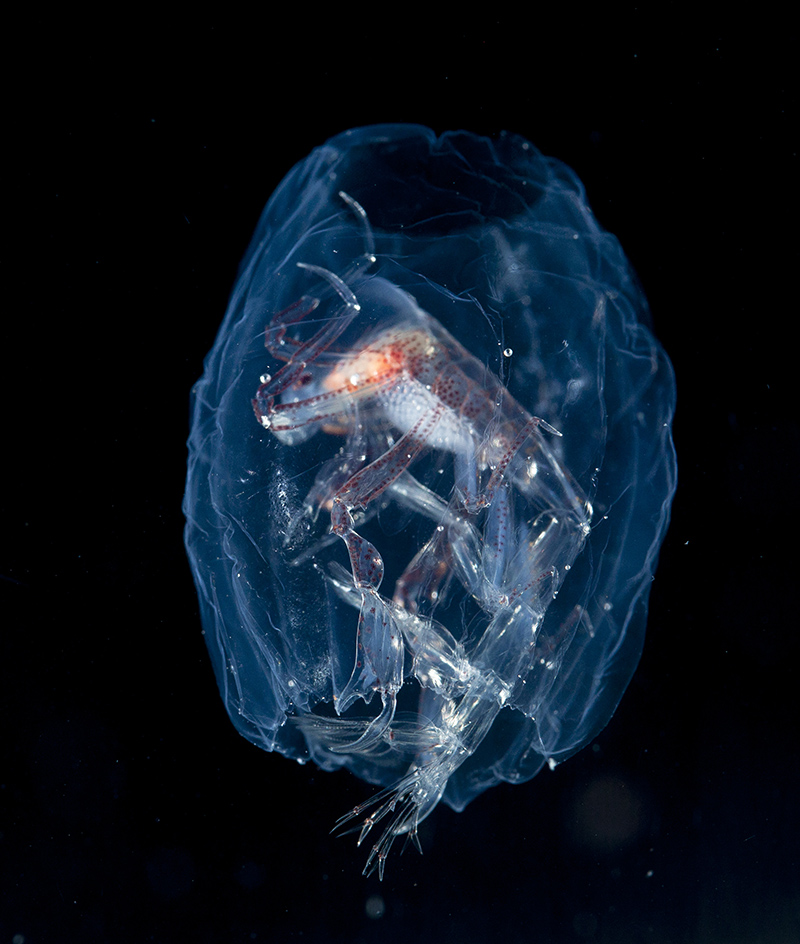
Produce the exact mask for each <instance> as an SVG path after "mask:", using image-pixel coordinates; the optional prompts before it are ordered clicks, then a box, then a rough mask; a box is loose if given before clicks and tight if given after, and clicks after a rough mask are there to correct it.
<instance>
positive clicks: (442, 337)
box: [253, 194, 591, 876]
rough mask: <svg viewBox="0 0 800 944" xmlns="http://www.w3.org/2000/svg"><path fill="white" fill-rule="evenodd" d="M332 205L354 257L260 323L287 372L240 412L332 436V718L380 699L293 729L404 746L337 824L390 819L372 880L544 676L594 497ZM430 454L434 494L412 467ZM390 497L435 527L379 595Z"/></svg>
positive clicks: (534, 421)
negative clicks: (344, 615)
mask: <svg viewBox="0 0 800 944" xmlns="http://www.w3.org/2000/svg"><path fill="white" fill-rule="evenodd" d="M341 197H342V199H343V200H344V201H345V202H346V203H347V204H348V205H349V206H350V208H351V210H352V211H353V212H354V213H355V214H357V215H358V216H359V217H360V218H361V220H362V224H363V227H364V234H365V235H364V239H365V246H366V248H365V252H364V253H363V255H362V257H361V258H359V259H357V260H356V261H355V263H354V264H353V265H352V266H351V267H350V268H349V269H348V270H347V271H346V272H345V273H344V274H343V275H341V276H340V275H336V274H334V273H333V272H331V271H329V270H328V269H325V268H322V267H320V266H316V265H312V264H310V263H303V262H301V263H298V265H299V266H301V268H303V269H305V270H306V271H307V272H308V274H309V276H310V277H315V278H316V279H317V280H318V282H319V285H320V287H321V288H320V291H318V292H316V293H315V294H313V295H306V296H304V297H302V298H300V299H299V300H298V301H296V302H295V303H294V304H292V305H290V306H289V307H288V308H286V309H285V310H283V311H282V312H280V313H279V314H277V315H275V316H274V317H273V319H272V321H271V323H270V324H269V326H268V327H267V330H266V347H267V349H268V350H269V352H270V353H271V354H272V355H273V356H274V357H276V358H277V359H278V360H280V361H282V362H283V366H282V367H281V368H280V369H279V370H278V371H277V372H276V373H275V375H274V376H269V375H264V376H263V377H262V378H261V380H262V382H261V386H260V387H259V388H258V391H257V393H256V396H255V399H254V400H253V407H254V410H255V413H256V417H257V419H258V421H259V422H260V423H261V424H262V426H263V427H264V428H266V429H268V430H269V431H270V432H271V433H272V434H274V435H275V436H276V437H277V438H278V440H279V441H281V442H283V443H284V444H286V445H289V446H294V445H298V444H299V443H302V442H305V441H307V440H308V439H309V438H310V437H311V436H312V435H314V434H321V435H327V436H335V437H339V438H340V442H342V443H343V448H341V449H340V450H339V451H338V453H337V455H336V456H335V458H334V459H332V460H329V461H328V462H326V463H325V464H324V465H323V467H322V469H321V470H320V472H319V473H318V475H317V477H316V481H315V484H314V486H313V488H312V490H311V492H310V493H309V495H308V497H307V499H306V502H305V509H306V512H305V513H306V515H307V516H308V517H309V518H313V519H315V518H316V516H317V515H318V514H319V512H320V511H321V510H324V511H325V512H326V513H329V515H330V523H331V529H330V533H329V534H327V535H325V536H323V537H320V538H319V540H318V542H317V544H316V545H315V546H313V547H312V548H311V549H310V550H309V551H306V552H305V553H304V554H303V560H304V561H305V560H308V559H309V557H313V555H314V553H315V552H316V551H318V550H320V549H321V548H322V547H323V546H326V547H327V546H330V544H331V542H336V541H337V540H338V539H341V541H343V542H344V544H345V546H346V549H347V554H348V557H349V564H350V570H349V572H348V571H346V570H345V568H343V567H341V566H340V565H338V564H336V563H330V562H329V563H328V566H327V569H326V570H325V572H324V573H323V576H324V577H325V579H326V580H328V581H329V583H330V585H331V586H332V587H333V589H334V590H335V592H336V594H337V595H338V596H339V597H340V598H341V599H343V600H345V601H346V602H347V603H349V604H351V605H352V606H353V607H354V608H357V609H358V611H359V616H358V632H357V652H355V653H353V669H352V673H351V675H350V678H349V681H348V683H347V684H346V686H344V688H343V689H342V690H341V691H339V692H338V693H337V695H336V702H335V708H336V712H337V714H338V715H339V716H341V715H344V713H345V712H347V710H348V709H349V708H350V707H351V706H352V705H353V704H354V702H355V701H356V700H357V699H359V698H360V699H363V701H364V702H369V701H370V700H371V698H372V697H373V695H374V694H375V693H376V692H377V693H379V694H380V697H381V700H382V709H381V711H380V713H379V714H377V715H376V716H374V717H371V718H364V717H355V718H346V717H321V716H317V715H314V714H308V715H305V716H303V718H300V719H298V723H300V724H301V725H302V727H303V730H304V733H305V734H306V736H307V737H309V738H310V737H316V738H318V739H321V740H323V741H324V742H325V743H326V744H327V745H328V746H329V747H331V748H332V749H333V750H336V751H339V752H343V753H349V754H352V753H356V752H362V753H364V754H377V753H379V752H381V751H386V750H389V749H394V750H396V749H398V748H402V749H403V750H406V751H407V752H408V753H409V754H410V755H411V756H413V758H414V759H413V761H412V763H411V764H410V767H409V769H408V772H407V774H406V775H405V776H404V777H403V778H402V779H401V780H400V782H399V783H398V784H396V785H395V786H394V787H392V788H389V789H387V790H384V791H382V792H381V793H379V794H378V795H377V796H376V797H373V799H372V800H371V801H369V803H367V804H363V805H362V806H360V807H357V808H356V809H355V810H353V811H352V812H351V813H349V814H347V815H346V816H345V817H343V818H342V819H341V820H340V824H339V825H345V824H348V823H350V822H351V821H353V820H355V819H358V818H360V817H361V815H362V814H363V813H364V811H365V810H366V809H368V808H372V807H373V806H374V807H376V809H375V812H373V813H372V814H371V815H369V816H368V817H367V818H366V819H365V820H364V823H363V827H362V828H361V836H360V838H359V843H360V842H361V841H362V840H363V839H364V838H365V836H366V835H367V833H368V832H369V830H370V829H371V828H372V826H373V825H375V824H376V823H377V822H378V821H380V820H382V819H384V818H385V817H387V816H389V817H390V823H389V826H388V827H387V828H386V830H385V832H384V833H383V835H382V837H381V839H380V840H379V841H378V843H377V844H376V845H375V846H374V848H373V850H372V852H371V854H370V857H369V860H368V862H367V868H366V870H365V871H367V872H369V871H372V870H373V869H375V868H377V869H378V871H379V874H381V876H382V874H383V868H384V863H385V859H386V856H387V854H388V851H389V848H390V846H391V844H392V841H393V840H394V838H395V837H396V836H397V835H400V834H404V833H408V834H410V837H411V838H412V839H413V841H414V842H415V843H417V844H418V840H417V837H416V831H417V826H418V824H419V823H420V821H421V820H422V819H424V818H425V816H427V815H428V813H429V812H430V811H431V810H432V809H433V807H434V806H435V805H436V804H437V802H438V801H439V799H440V798H441V796H442V793H443V791H444V789H445V786H446V784H447V781H448V778H449V777H450V775H451V774H452V773H453V771H455V770H456V769H457V768H458V766H459V765H460V764H461V763H463V761H464V760H465V759H466V758H467V757H468V756H469V755H470V754H472V753H473V752H474V751H475V750H476V748H477V747H478V745H479V744H480V742H481V740H482V739H483V738H484V737H485V735H486V733H487V732H488V730H489V728H490V727H491V725H492V723H493V721H494V720H495V717H496V716H497V714H498V712H499V711H500V710H501V708H502V707H503V706H504V705H506V704H507V703H509V700H513V699H512V695H513V693H514V690H515V687H516V686H518V685H520V684H524V683H525V678H526V676H527V675H528V674H529V672H530V669H531V667H532V666H534V665H535V664H537V663H539V664H540V665H541V669H542V673H543V675H544V676H546V675H547V670H548V668H551V666H549V665H548V652H547V651H545V649H543V648H537V638H538V631H539V627H540V625H541V623H542V620H543V618H544V614H545V611H546V609H547V607H548V604H549V602H550V601H551V600H552V599H553V597H554V595H555V594H556V592H557V591H558V588H559V586H560V584H561V582H562V580H563V579H564V576H565V574H566V572H567V571H568V570H569V568H570V566H571V565H572V562H573V561H574V559H575V558H576V556H577V555H578V553H579V552H580V550H581V547H582V545H583V542H584V540H585V537H586V535H587V534H588V532H589V525H590V520H591V507H590V505H589V503H588V501H587V499H586V498H585V496H584V495H583V493H582V492H581V490H580V488H579V487H578V485H577V484H576V483H575V482H574V481H573V479H572V478H571V476H570V474H569V473H568V471H567V470H566V469H565V468H564V467H563V466H562V464H561V463H560V462H559V460H558V458H557V456H556V454H555V453H554V451H553V448H552V446H551V443H553V442H555V441H556V439H555V437H558V436H560V433H559V432H558V431H557V430H555V429H554V428H553V427H552V426H550V425H549V424H548V423H547V422H546V420H545V419H542V418H538V417H535V416H531V415H530V414H529V413H528V412H527V411H526V410H525V409H524V407H523V406H522V405H521V404H520V403H518V402H517V401H516V400H515V399H514V398H513V397H512V396H511V394H510V393H509V392H508V390H507V389H506V388H505V387H504V385H503V384H502V383H501V382H500V380H499V379H498V378H497V377H496V376H495V375H494V374H493V373H492V372H491V371H490V370H489V368H488V367H487V366H486V365H485V364H483V363H482V362H481V361H479V360H478V359H477V358H476V357H475V356H473V355H472V354H471V353H470V352H469V351H468V350H467V349H466V348H465V347H464V346H463V345H462V344H461V343H460V342H459V341H457V340H456V339H455V338H454V337H453V336H452V335H451V334H450V333H449V332H448V331H447V330H445V328H444V327H443V326H442V324H440V322H439V321H437V319H436V318H435V317H433V316H432V315H431V314H430V313H428V312H426V311H424V310H423V309H422V308H421V307H420V306H419V305H418V304H417V302H416V301H415V299H414V298H413V297H412V296H411V295H410V294H408V293H407V292H406V291H404V290H402V289H400V288H399V287H397V286H396V285H394V284H393V283H392V282H390V281H389V280H388V279H386V278H383V277H380V276H378V275H370V274H369V268H370V266H372V265H373V264H374V262H375V261H376V260H375V256H374V253H373V243H372V236H371V233H370V227H369V222H368V220H367V217H366V214H365V213H364V211H363V209H362V208H361V207H360V206H359V205H358V204H357V203H356V202H355V201H354V200H353V199H352V198H350V197H348V196H347V195H346V194H341ZM322 300H325V305H324V306H323V305H321V301H322ZM323 310H324V315H322V314H321V313H322V311H323ZM376 313H379V316H377V315H376ZM316 318H319V321H316V320H315V319H316ZM311 325H313V327H310V326H311ZM318 325H319V326H318ZM342 342H346V343H344V344H343V343H342ZM431 456H435V457H437V458H438V461H439V463H440V474H439V480H440V481H441V482H442V483H443V485H442V488H441V489H436V488H433V487H431V483H430V481H428V483H427V484H423V483H422V482H421V481H419V480H418V479H417V478H416V477H415V474H414V473H415V466H416V465H417V463H419V462H421V461H422V460H423V459H424V458H426V457H428V458H430V457H431ZM446 465H447V466H448V468H449V472H448V474H447V475H444V474H443V473H442V472H441V470H443V469H444V467H445V466H446ZM387 501H390V502H394V503H396V504H397V505H398V506H399V507H400V508H402V509H406V510H410V511H413V512H416V513H419V514H421V515H422V516H423V517H424V518H425V519H428V520H429V521H430V522H431V534H430V538H429V539H428V540H427V542H425V543H423V545H422V546H421V547H419V549H418V550H417V551H416V553H415V554H414V556H413V558H412V559H411V560H409V561H408V562H407V564H406V565H405V568H404V570H402V573H401V574H400V576H399V577H398V578H397V579H396V580H395V585H394V587H393V588H392V590H391V593H390V594H388V595H387V594H385V593H382V592H381V589H382V581H383V580H384V572H385V567H384V558H383V555H382V552H381V548H379V547H376V546H375V544H373V543H372V542H371V541H369V540H367V539H365V538H364V537H363V536H362V535H361V534H360V529H362V526H363V524H364V523H365V522H367V521H369V520H370V518H371V517H372V516H373V515H374V514H375V513H376V511H377V508H378V506H379V505H385V503H386V502H387ZM454 583H455V584H456V585H457V586H460V587H461V588H462V589H463V591H464V592H465V594H466V595H468V596H469V597H470V598H471V599H472V600H473V601H474V602H475V603H476V604H477V607H478V608H479V610H480V611H481V612H482V613H483V614H484V617H485V618H484V624H485V628H484V629H483V630H482V632H480V633H478V634H477V635H476V636H475V638H471V640H469V641H467V640H465V639H461V638H456V635H454V633H452V632H450V630H448V629H447V628H446V626H445V625H444V624H443V623H442V622H439V621H438V619H437V618H436V617H437V607H439V606H441V605H442V602H443V600H444V598H445V597H446V596H447V595H448V594H449V593H450V592H451V587H452V585H453V584H454ZM565 631H566V630H565ZM550 642H551V644H552V636H551V637H550ZM409 674H410V675H411V676H413V678H415V679H416V681H417V682H418V683H419V686H420V700H419V713H418V717H417V719H416V722H415V723H413V724H412V723H409V722H408V721H407V720H400V719H399V716H398V718H397V719H396V717H395V714H396V704H397V696H398V692H399V691H400V689H401V687H402V686H403V684H404V681H405V680H406V677H407V675H409ZM541 684H542V685H543V686H544V685H546V681H543V682H542V683H541ZM543 690H544V688H543Z"/></svg>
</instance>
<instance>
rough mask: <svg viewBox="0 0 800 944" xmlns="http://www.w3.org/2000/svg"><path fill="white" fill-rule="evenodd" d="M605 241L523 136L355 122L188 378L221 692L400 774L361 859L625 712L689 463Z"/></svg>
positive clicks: (250, 273)
mask: <svg viewBox="0 0 800 944" xmlns="http://www.w3.org/2000/svg"><path fill="white" fill-rule="evenodd" d="M648 323H649V316H648V309H647V303H646V301H645V298H644V296H643V294H642V292H641V289H640V287H639V285H638V282H637V280H636V278H635V276H634V274H633V273H632V271H631V268H630V266H629V264H628V263H627V261H626V259H625V257H624V255H623V253H622V249H621V248H620V245H619V243H618V241H617V240H616V238H615V237H614V236H612V235H610V234H609V233H606V232H604V231H603V230H602V229H601V228H600V227H599V226H598V224H597V222H596V220H595V219H594V216H593V215H592V213H591V210H590V209H589V207H588V205H587V202H586V197H585V194H584V190H583V186H582V185H581V183H580V181H579V180H578V179H577V177H576V176H575V174H574V173H573V172H572V171H571V170H570V169H569V168H567V167H566V166H564V165H563V164H561V163H560V162H559V161H557V160H554V159H552V158H546V157H543V156H542V155H541V154H540V153H539V152H538V151H537V150H536V149H535V148H534V147H533V146H532V145H531V144H529V143H528V142H527V141H525V140H523V139H522V138H519V137H517V136H514V135H511V134H502V135H500V136H499V137H498V138H497V139H496V140H493V141H490V140H488V139H486V138H481V137H477V136H475V135H473V134H469V133H466V132H455V133H449V134H445V135H442V136H441V137H439V138H437V137H436V136H435V135H434V133H433V132H432V131H430V130H429V129H427V128H423V127H420V126H415V125H380V126H374V127H367V128H361V129H356V130H353V131H348V132H345V133H344V134H341V135H339V136H337V137H335V138H333V139H332V140H331V141H329V142H328V143H327V144H325V145H323V146H322V147H320V148H318V149H316V150H315V151H314V152H312V154H311V155H309V157H308V158H307V159H306V160H304V161H302V162H301V163H300V164H298V165H297V166H296V167H295V168H294V169H293V170H292V171H291V172H290V173H289V174H288V176H287V177H286V178H285V179H284V181H283V182H282V183H281V184H280V186H279V187H278V189H277V190H276V191H275V193H274V194H273V196H272V197H271V199H270V201H269V203H268V204H267V207H266V209H265V210H264V213H263V215H262V218H261V220H260V222H259V225H258V228H257V230H256V233H255V235H254V237H253V240H252V243H251V245H250V248H249V250H248V252H247V255H246V257H245V259H244V261H243V263H242V268H241V272H240V275H239V278H238V281H237V284H236V286H235V289H234V291H233V295H232V297H231V301H230V304H229V307H228V311H227V313H226V316H225V320H224V322H223V324H222V327H221V328H220V331H219V334H218V336H217V339H216V342H215V344H214V347H213V348H212V350H211V352H210V354H209V355H208V358H207V359H206V362H205V370H204V373H203V377H202V378H201V380H200V381H199V382H198V383H197V385H196V386H195V388H194V391H193V410H192V426H191V435H190V438H189V470H188V479H187V487H186V496H185V502H184V510H185V514H186V518H187V525H186V545H187V548H188V552H189V559H190V561H191V565H192V569H193V572H194V577H195V582H196V584H197V588H198V592H199V598H200V604H201V610H202V618H203V625H204V627H205V631H206V640H207V642H208V646H209V650H210V652H211V656H212V659H213V661H214V667H215V670H216V675H217V679H218V681H219V685H220V689H221V692H222V696H223V698H224V701H225V705H226V708H227V710H228V713H229V715H230V717H231V719H232V721H233V722H234V724H235V725H236V727H237V728H238V730H239V731H240V732H241V733H242V734H243V735H244V736H245V737H246V738H248V739H249V740H251V741H252V742H253V743H255V744H257V745H259V746H260V747H262V748H264V749H266V750H277V751H280V752H281V753H282V754H284V755H286V756H287V757H292V758H296V759H298V760H301V761H305V760H307V759H309V758H311V759H313V760H314V761H315V762H316V763H317V764H318V765H319V766H320V767H322V768H323V769H325V770H333V769H335V768H339V767H347V768H349V769H350V770H352V771H353V772H354V773H355V774H357V775H358V776H359V777H362V778H363V779H365V780H367V781H369V782H370V783H373V784H378V785H381V786H383V787H386V788H387V790H385V791H384V792H383V793H380V794H378V796H377V797H376V798H375V799H374V803H373V804H369V803H368V804H365V805H364V806H363V807H361V808H359V809H357V810H355V811H353V812H352V813H351V814H348V815H347V816H345V817H343V822H348V821H350V820H351V819H352V820H356V819H361V818H362V811H364V810H366V809H367V808H371V809H372V811H373V812H372V815H370V816H367V817H366V818H365V825H364V827H363V830H362V838H363V837H364V835H365V834H366V833H367V832H368V831H369V829H370V827H371V826H372V825H373V824H374V823H376V822H377V821H378V820H380V819H383V818H384V817H385V821H384V823H383V824H382V828H384V827H385V831H384V832H383V834H382V837H381V838H380V839H379V840H378V842H377V843H376V845H375V846H374V848H373V851H372V853H371V855H370V858H369V861H368V866H367V867H368V869H371V868H375V867H377V868H378V869H379V870H380V871H381V872H382V871H383V864H384V861H385V858H386V854H387V852H388V848H389V846H390V845H391V842H392V840H393V838H394V837H395V836H396V835H399V834H401V833H406V832H407V833H410V834H411V835H412V837H415V836H416V827H417V825H418V823H419V821H420V820H421V819H422V818H424V816H426V815H428V813H429V812H430V811H431V810H432V809H433V808H434V807H435V805H436V803H437V802H438V801H439V800H440V799H441V800H443V801H444V802H446V803H448V804H449V805H450V806H451V807H453V808H454V809H456V810H461V809H463V808H464V807H465V806H466V804H467V803H469V801H470V800H471V799H473V798H474V797H475V796H476V795H477V794H478V793H480V792H481V791H483V790H485V789H487V788H488V787H490V786H492V785H493V784H496V783H498V782H500V781H503V780H504V781H508V782H512V783H519V782H521V781H525V780H528V779H530V778H531V777H533V776H534V775H535V774H536V773H537V772H538V771H539V770H540V769H541V767H542V766H543V764H544V763H545V762H550V763H551V764H552V763H557V762H559V761H561V760H563V759H565V758H566V757H568V756H569V755H571V754H572V753H574V752H575V751H577V750H578V749H579V748H580V747H582V746H583V745H584V744H585V743H586V742H587V741H588V740H589V739H590V738H592V737H593V736H594V735H596V734H597V733H598V731H600V730H601V729H602V728H603V727H604V726H605V725H606V723H607V722H608V720H609V718H610V717H611V715H612V713H613V712H614V709H615V708H616V706H617V704H618V702H619V700H620V698H621V696H622V693H623V692H624V690H625V688H626V686H627V684H628V682H629V681H630V678H631V675H632V674H633V671H634V669H635V667H636V664H637V662H638V660H639V656H640V654H641V649H642V644H643V639H644V631H645V622H646V614H647V599H648V593H649V589H650V584H651V581H652V577H653V572H654V569H655V566H656V559H657V555H658V550H659V546H660V544H661V541H662V539H663V537H664V533H665V531H666V528H667V523H668V519H669V509H670V504H671V501H672V496H673V493H674V490H675V483H676V464H675V455H674V450H673V445H672V438H671V422H672V415H673V410H674V406H675V386H674V379H673V373H672V369H671V366H670V363H669V360H668V359H667V357H666V355H665V353H664V351H663V350H662V349H661V347H660V346H659V344H658V343H657V341H656V340H655V339H654V337H653V335H652V334H651V332H650V330H649V327H648Z"/></svg>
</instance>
